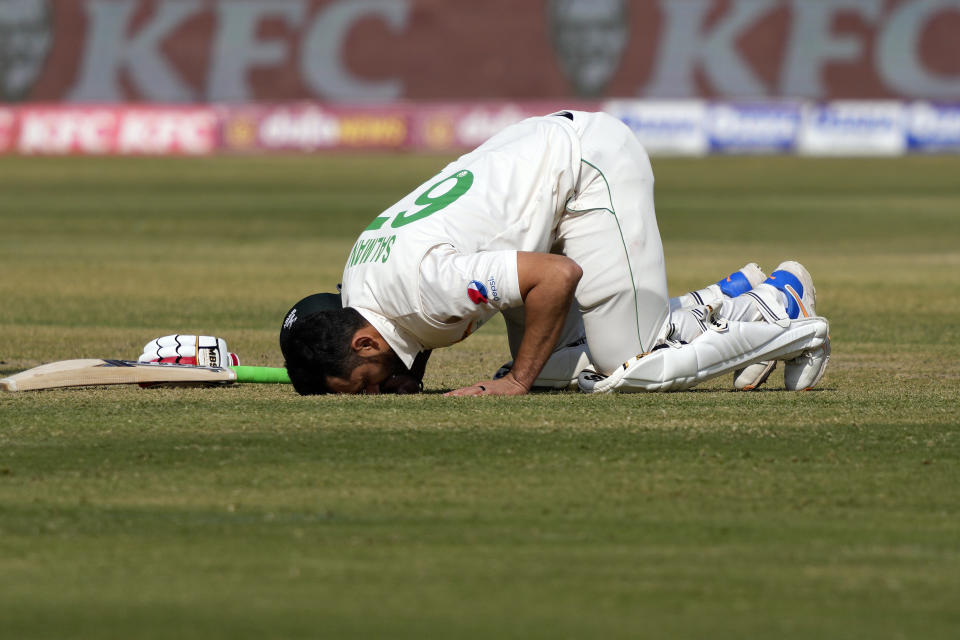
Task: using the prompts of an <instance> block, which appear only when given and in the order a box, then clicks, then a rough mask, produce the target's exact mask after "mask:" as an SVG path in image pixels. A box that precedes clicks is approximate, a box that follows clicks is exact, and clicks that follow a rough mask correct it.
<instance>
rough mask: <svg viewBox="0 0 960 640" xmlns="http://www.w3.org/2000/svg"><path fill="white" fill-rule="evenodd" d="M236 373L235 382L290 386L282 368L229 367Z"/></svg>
mask: <svg viewBox="0 0 960 640" xmlns="http://www.w3.org/2000/svg"><path fill="white" fill-rule="evenodd" d="M230 368H231V369H233V370H234V371H236V372H237V382H261V383H266V384H270V383H273V384H290V376H289V375H287V370H286V369H284V368H283V367H247V366H242V365H241V366H238V367H230Z"/></svg>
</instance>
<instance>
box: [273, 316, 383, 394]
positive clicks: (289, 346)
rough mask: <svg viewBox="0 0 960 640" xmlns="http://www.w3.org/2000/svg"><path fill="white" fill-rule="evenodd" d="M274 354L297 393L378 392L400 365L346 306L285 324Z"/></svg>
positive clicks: (370, 327)
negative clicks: (277, 354)
mask: <svg viewBox="0 0 960 640" xmlns="http://www.w3.org/2000/svg"><path fill="white" fill-rule="evenodd" d="M291 311H292V310H291ZM288 316H289V314H288ZM280 350H281V351H282V352H283V357H284V360H285V364H284V366H286V368H287V373H288V374H289V375H290V381H291V382H292V383H293V388H294V389H296V391H297V393H299V394H301V395H316V394H322V393H379V392H380V385H381V384H382V383H383V382H384V381H386V380H387V379H388V378H390V377H391V376H392V375H394V374H395V373H396V372H397V370H398V368H400V367H401V365H400V361H399V359H398V358H397V356H396V354H394V353H393V350H392V349H391V348H390V346H389V345H388V344H387V343H386V341H385V340H384V339H383V337H382V336H380V334H379V332H377V330H376V329H374V328H373V326H371V325H370V323H368V322H367V321H366V320H365V319H364V318H363V316H362V315H360V313H358V312H357V310H356V309H352V308H350V307H347V308H345V309H329V310H325V311H315V312H313V313H309V314H307V315H304V316H301V317H298V318H296V319H295V321H293V322H291V323H289V326H287V323H286V322H285V323H284V330H283V331H282V332H281V335H280Z"/></svg>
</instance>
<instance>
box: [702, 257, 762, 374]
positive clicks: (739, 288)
mask: <svg viewBox="0 0 960 640" xmlns="http://www.w3.org/2000/svg"><path fill="white" fill-rule="evenodd" d="M766 279H767V274H765V273H764V272H763V270H762V269H761V268H760V266H759V265H758V264H757V263H756V262H751V263H749V264H747V265H745V266H744V267H743V268H742V269H740V270H739V271H736V272H734V273H731V274H730V275H729V276H727V277H726V278H724V279H723V280H720V281H719V282H718V283H717V286H719V287H720V290H721V291H723V293H724V295H726V296H730V297H731V298H736V297H737V296H739V295H740V294H742V293H746V292H747V291H750V290H751V289H753V288H754V287H755V286H757V285H758V284H760V283H762V282H764V281H765V280H766ZM776 368H777V361H776V360H770V361H767V362H755V363H754V364H751V365H750V366H748V367H744V368H743V369H738V370H737V371H734V373H733V386H734V388H735V389H739V390H741V391H753V390H754V389H756V388H757V387H759V386H760V385H762V384H763V383H764V382H766V381H767V378H769V377H770V374H771V373H773V370H774V369H776Z"/></svg>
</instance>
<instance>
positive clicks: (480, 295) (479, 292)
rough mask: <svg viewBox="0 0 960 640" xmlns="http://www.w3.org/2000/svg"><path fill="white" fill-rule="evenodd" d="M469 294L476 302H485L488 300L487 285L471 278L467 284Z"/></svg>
mask: <svg viewBox="0 0 960 640" xmlns="http://www.w3.org/2000/svg"><path fill="white" fill-rule="evenodd" d="M467 295H468V296H469V297H470V299H471V300H472V301H473V303H474V304H485V303H486V302H487V287H486V286H485V285H484V284H483V283H482V282H480V281H479V280H471V281H470V284H468V285H467Z"/></svg>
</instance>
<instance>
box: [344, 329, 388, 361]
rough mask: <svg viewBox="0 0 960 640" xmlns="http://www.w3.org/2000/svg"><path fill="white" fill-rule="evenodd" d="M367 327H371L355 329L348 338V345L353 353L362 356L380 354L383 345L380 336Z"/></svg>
mask: <svg viewBox="0 0 960 640" xmlns="http://www.w3.org/2000/svg"><path fill="white" fill-rule="evenodd" d="M369 329H372V327H363V328H361V329H357V330H356V331H355V332H354V334H353V338H352V339H351V340H350V347H351V348H352V349H353V351H354V353H356V354H357V355H358V356H361V357H364V358H367V357H370V356H375V355H378V354H380V353H381V352H382V351H383V347H384V345H382V344H381V340H382V338H380V336H379V334H376V332H375V331H369Z"/></svg>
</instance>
